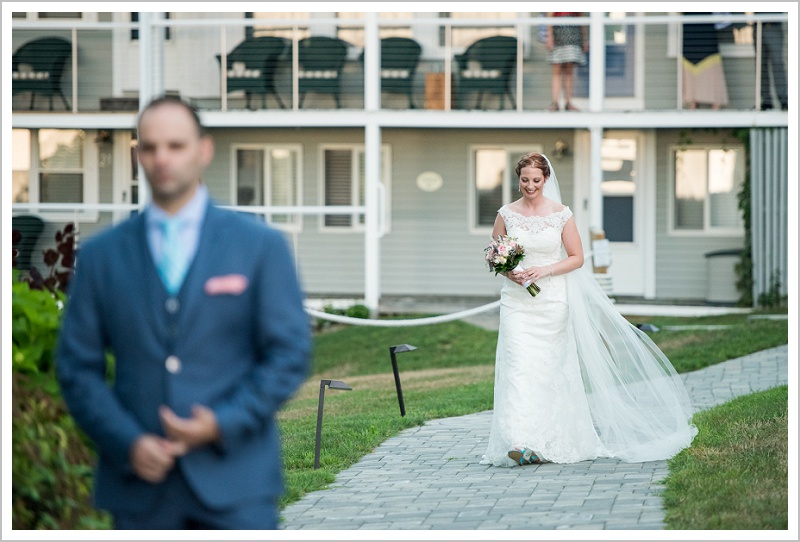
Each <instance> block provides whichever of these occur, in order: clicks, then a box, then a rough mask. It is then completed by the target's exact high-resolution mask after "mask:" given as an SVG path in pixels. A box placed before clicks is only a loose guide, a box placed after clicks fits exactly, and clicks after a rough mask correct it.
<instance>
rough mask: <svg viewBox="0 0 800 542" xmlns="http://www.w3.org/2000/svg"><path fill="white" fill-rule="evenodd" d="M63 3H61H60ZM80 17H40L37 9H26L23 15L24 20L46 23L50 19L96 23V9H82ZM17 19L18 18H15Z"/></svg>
mask: <svg viewBox="0 0 800 542" xmlns="http://www.w3.org/2000/svg"><path fill="white" fill-rule="evenodd" d="M62 5H63V4H62ZM80 14H81V16H80V18H72V17H64V18H59V19H40V18H39V12H38V11H28V12H27V13H26V16H25V20H26V21H39V22H40V23H41V22H43V24H47V23H48V22H50V21H54V22H59V23H64V22H68V21H81V22H84V23H96V22H97V14H98V12H96V11H82V12H80ZM17 21H19V19H17Z"/></svg>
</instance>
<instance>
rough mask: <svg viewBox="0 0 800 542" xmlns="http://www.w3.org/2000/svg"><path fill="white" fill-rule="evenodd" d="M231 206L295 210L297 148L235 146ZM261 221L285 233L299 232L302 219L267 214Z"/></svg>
mask: <svg viewBox="0 0 800 542" xmlns="http://www.w3.org/2000/svg"><path fill="white" fill-rule="evenodd" d="M231 157H232V161H233V164H232V167H233V175H232V178H233V179H234V182H233V186H232V190H233V193H232V194H231V201H232V202H233V204H234V205H245V206H246V205H252V206H291V207H294V206H298V205H300V202H301V201H302V194H301V193H300V179H301V178H302V175H301V171H300V164H301V161H300V147H299V146H296V145H280V146H273V145H234V146H233V149H232V152H231ZM264 219H265V220H266V221H267V222H269V223H270V224H272V225H273V226H276V227H278V228H281V229H284V230H293V231H296V230H299V229H300V228H301V225H302V221H301V215H299V214H288V213H266V214H264Z"/></svg>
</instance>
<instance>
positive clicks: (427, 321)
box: [306, 300, 500, 327]
mask: <svg viewBox="0 0 800 542" xmlns="http://www.w3.org/2000/svg"><path fill="white" fill-rule="evenodd" d="M499 306H500V301H499V300H497V301H493V302H491V303H488V304H486V305H481V306H480V307H475V308H473V309H467V310H463V311H459V312H453V313H450V314H441V315H439V316H428V317H426V318H410V319H408V320H374V319H369V318H353V317H352V316H342V315H339V314H328V313H327V312H322V311H318V310H314V309H309V308H308V307H306V312H307V313H308V314H310V315H311V316H314V317H315V318H321V319H323V320H330V321H331V322H339V323H341V324H352V325H354V326H372V327H407V326H421V325H431V324H440V323H442V322H450V321H451V320H461V319H462V318H466V317H468V316H472V315H474V314H480V313H482V312H487V311H490V310H492V309H495V308H497V307H499Z"/></svg>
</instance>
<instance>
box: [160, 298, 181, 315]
mask: <svg viewBox="0 0 800 542" xmlns="http://www.w3.org/2000/svg"><path fill="white" fill-rule="evenodd" d="M164 308H166V309H167V312H168V313H170V314H175V313H176V312H178V309H180V308H181V303H180V301H178V300H177V299H176V298H174V297H170V298H169V299H167V302H166V303H164Z"/></svg>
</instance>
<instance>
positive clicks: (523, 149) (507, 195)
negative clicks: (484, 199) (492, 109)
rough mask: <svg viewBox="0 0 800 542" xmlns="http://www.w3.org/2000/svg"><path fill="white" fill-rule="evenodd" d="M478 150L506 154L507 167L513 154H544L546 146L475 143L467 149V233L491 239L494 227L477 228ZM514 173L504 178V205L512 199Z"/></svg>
mask: <svg viewBox="0 0 800 542" xmlns="http://www.w3.org/2000/svg"><path fill="white" fill-rule="evenodd" d="M478 150H501V151H504V152H505V153H506V166H509V165H510V159H511V154H514V153H518V154H519V155H522V154H525V153H527V152H539V153H541V152H544V145H542V144H541V143H536V144H534V145H517V144H510V145H504V144H502V143H500V144H498V143H473V144H471V145H469V146H468V147H467V164H468V166H467V183H466V185H467V206H468V209H467V231H468V232H469V234H470V235H481V236H486V237H487V238H488V237H491V235H492V229H493V226H477V225H476V224H475V222H476V221H477V218H478V217H477V214H476V212H475V204H476V203H477V200H476V197H475V196H476V194H475V175H476V171H475V152H476V151H478ZM513 177H514V171H513V170H509V171H507V172H506V175H505V176H504V177H503V188H502V193H503V199H502V205H507V204H508V203H510V202H511V199H512V192H513V189H512V185H513V184H514V183H513Z"/></svg>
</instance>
